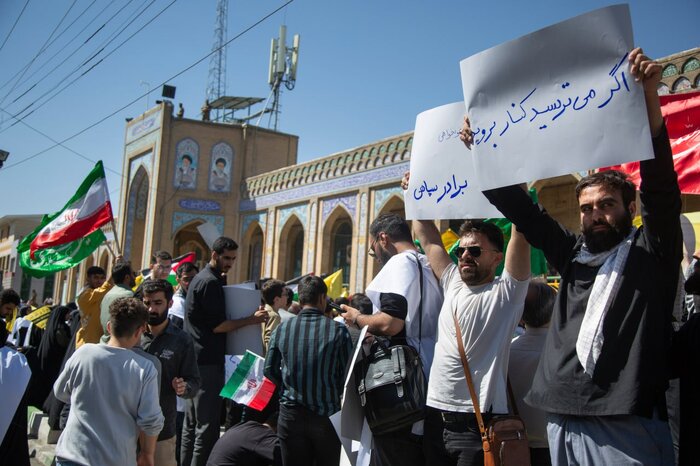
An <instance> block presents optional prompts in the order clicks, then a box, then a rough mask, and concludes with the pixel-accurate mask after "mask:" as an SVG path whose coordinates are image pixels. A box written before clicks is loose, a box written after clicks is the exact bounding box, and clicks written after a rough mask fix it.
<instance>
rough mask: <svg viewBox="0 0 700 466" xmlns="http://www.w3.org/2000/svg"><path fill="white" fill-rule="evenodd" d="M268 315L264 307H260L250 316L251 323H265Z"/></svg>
mask: <svg viewBox="0 0 700 466" xmlns="http://www.w3.org/2000/svg"><path fill="white" fill-rule="evenodd" d="M268 317H269V315H268V314H267V311H266V310H265V306H260V307H259V308H258V309H257V310H256V311H255V312H254V313H253V314H252V315H251V316H250V319H252V323H254V324H259V323H261V322H267V319H268Z"/></svg>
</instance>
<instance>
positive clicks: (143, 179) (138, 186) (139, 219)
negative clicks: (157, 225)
mask: <svg viewBox="0 0 700 466" xmlns="http://www.w3.org/2000/svg"><path fill="white" fill-rule="evenodd" d="M149 189H150V179H149V176H148V171H147V170H146V167H145V166H144V165H139V167H138V168H137V169H136V172H135V174H134V177H133V179H132V180H131V184H130V186H129V194H128V196H127V204H126V228H125V232H124V257H126V258H127V259H128V260H130V261H131V263H132V265H133V266H134V267H140V264H141V260H142V259H143V242H144V238H145V236H146V213H147V212H148V198H149V195H148V194H149Z"/></svg>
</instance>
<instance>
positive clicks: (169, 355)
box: [141, 279, 201, 466]
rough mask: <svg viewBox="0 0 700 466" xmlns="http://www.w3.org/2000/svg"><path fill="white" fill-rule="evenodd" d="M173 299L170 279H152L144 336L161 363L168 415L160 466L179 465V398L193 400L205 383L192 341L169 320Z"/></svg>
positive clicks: (148, 349) (146, 291)
mask: <svg viewBox="0 0 700 466" xmlns="http://www.w3.org/2000/svg"><path fill="white" fill-rule="evenodd" d="M172 297H173V286H172V285H171V284H170V283H169V282H167V281H166V280H162V279H156V280H149V281H148V282H146V283H145V284H144V286H143V303H144V304H145V305H146V307H148V330H147V331H146V332H144V334H143V336H142V337H141V347H142V348H143V350H144V351H146V352H147V353H149V354H152V355H154V356H156V357H157V358H158V359H159V360H160V363H161V371H160V374H161V383H160V407H161V410H162V411H163V416H165V424H164V426H163V430H161V432H160V435H159V436H158V443H157V444H156V454H155V465H156V466H174V465H176V464H177V461H176V455H175V448H176V431H175V429H176V425H177V423H176V414H177V410H176V397H178V396H179V397H181V398H185V399H186V398H192V397H193V396H194V395H195V394H196V393H197V390H199V385H200V382H201V381H200V378H199V369H198V368H197V360H196V358H195V354H194V344H193V343H192V338H191V337H190V336H189V335H188V334H187V333H185V332H184V331H183V330H180V329H179V328H178V327H177V326H175V325H174V324H173V323H171V322H170V320H169V319H168V308H169V307H170V305H171V304H172Z"/></svg>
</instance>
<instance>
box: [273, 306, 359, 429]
mask: <svg viewBox="0 0 700 466" xmlns="http://www.w3.org/2000/svg"><path fill="white" fill-rule="evenodd" d="M351 351H352V343H351V340H350V334H349V333H348V330H347V329H346V328H345V325H343V324H341V323H338V322H335V321H334V320H333V319H330V318H328V317H326V316H324V315H323V314H322V313H321V312H320V311H318V310H317V309H313V308H305V309H303V310H302V311H301V312H300V313H299V315H298V316H297V317H296V318H295V319H290V320H287V321H284V322H282V324H280V326H279V327H277V328H276V329H275V331H274V333H273V334H272V338H271V339H270V346H269V347H268V350H267V357H266V358H265V376H266V377H267V378H268V379H270V380H272V381H273V382H274V383H275V384H276V385H277V386H278V387H281V395H280V403H282V404H283V405H285V406H298V405H301V406H304V407H306V408H308V409H309V410H311V411H313V412H314V413H316V414H318V415H320V416H330V415H331V414H333V413H335V412H337V411H339V410H340V397H341V394H342V392H343V383H344V380H343V378H344V376H345V367H346V366H347V364H348V361H349V360H350V353H351Z"/></svg>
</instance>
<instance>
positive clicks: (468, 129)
mask: <svg viewBox="0 0 700 466" xmlns="http://www.w3.org/2000/svg"><path fill="white" fill-rule="evenodd" d="M459 138H460V139H461V140H462V142H463V143H464V145H465V146H467V149H471V148H472V144H473V143H474V133H472V125H471V123H470V122H469V117H468V116H466V115H464V123H462V129H460V130H459Z"/></svg>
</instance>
